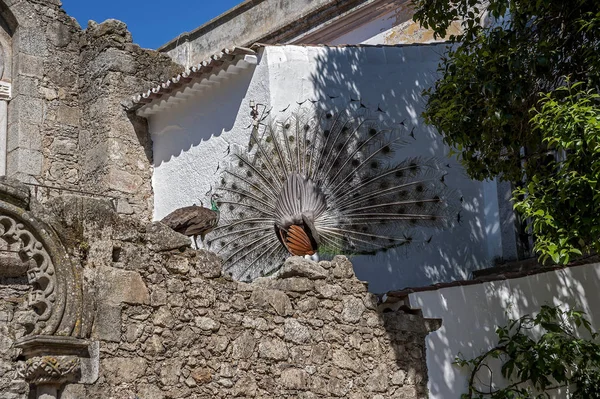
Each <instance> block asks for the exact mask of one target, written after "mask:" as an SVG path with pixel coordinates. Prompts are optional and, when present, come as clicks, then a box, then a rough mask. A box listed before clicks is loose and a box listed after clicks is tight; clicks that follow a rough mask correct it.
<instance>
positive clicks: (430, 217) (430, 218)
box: [429, 215, 438, 221]
mask: <svg viewBox="0 0 600 399" xmlns="http://www.w3.org/2000/svg"><path fill="white" fill-rule="evenodd" d="M429 220H431V221H436V220H438V217H437V216H436V215H431V216H429Z"/></svg>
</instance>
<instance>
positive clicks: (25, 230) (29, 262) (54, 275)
mask: <svg viewBox="0 0 600 399" xmlns="http://www.w3.org/2000/svg"><path fill="white" fill-rule="evenodd" d="M29 205H30V198H29V188H28V187H26V186H24V185H22V184H21V183H18V182H15V181H11V180H8V179H4V178H0V244H1V247H2V248H4V250H3V251H0V252H2V256H3V263H4V264H6V265H8V266H7V267H8V268H10V267H11V265H12V270H8V271H7V270H4V271H3V270H0V275H2V273H3V272H4V273H9V274H10V273H12V274H13V275H14V274H15V273H17V272H19V267H18V266H16V265H18V264H20V265H22V268H23V272H24V273H25V272H26V273H27V279H28V282H29V284H30V285H31V291H30V293H29V298H28V304H29V308H30V315H28V317H24V318H23V321H22V324H23V325H24V326H25V333H26V335H28V336H32V335H61V336H72V337H81V338H83V337H85V336H86V335H87V331H84V329H85V328H87V327H86V326H83V324H87V323H83V320H82V314H83V290H82V279H81V270H80V267H79V265H76V264H74V262H71V260H70V258H69V256H68V254H67V251H66V250H65V248H64V246H63V244H62V242H61V240H60V239H59V237H58V235H57V234H56V232H55V231H54V229H53V228H52V227H51V226H50V225H49V224H47V223H45V222H44V221H42V220H41V219H40V218H38V217H36V216H34V214H33V213H32V212H31V211H30V210H29ZM10 256H13V258H12V259H11V258H10Z"/></svg>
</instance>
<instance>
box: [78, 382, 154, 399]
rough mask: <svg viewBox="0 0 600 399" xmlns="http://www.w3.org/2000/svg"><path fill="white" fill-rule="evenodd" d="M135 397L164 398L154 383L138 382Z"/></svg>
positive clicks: (144, 398)
mask: <svg viewBox="0 0 600 399" xmlns="http://www.w3.org/2000/svg"><path fill="white" fill-rule="evenodd" d="M137 397H139V398H140V399H142V398H143V399H165V394H164V393H163V391H161V389H160V388H159V387H157V386H156V385H152V384H140V385H138V389H137ZM78 399H79V398H78Z"/></svg>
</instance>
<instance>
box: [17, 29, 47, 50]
mask: <svg viewBox="0 0 600 399" xmlns="http://www.w3.org/2000/svg"><path fill="white" fill-rule="evenodd" d="M16 38H17V41H18V43H17V45H16V46H15V48H18V49H19V51H20V52H23V53H25V54H29V55H37V56H41V57H44V56H46V55H48V42H47V40H46V32H45V31H44V30H42V28H41V27H38V26H36V27H32V28H29V29H19V35H18V36H16Z"/></svg>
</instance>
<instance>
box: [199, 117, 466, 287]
mask: <svg viewBox="0 0 600 399" xmlns="http://www.w3.org/2000/svg"><path fill="white" fill-rule="evenodd" d="M260 127H261V126H259V127H257V128H254V129H253V131H252V133H251V140H250V144H249V148H248V149H247V150H244V151H238V152H235V153H234V154H232V155H233V161H232V162H231V164H230V165H228V166H227V167H226V168H225V169H224V172H223V174H222V176H221V182H220V186H219V188H218V191H217V192H218V196H219V208H220V209H221V212H222V216H221V224H220V225H219V226H218V227H216V228H215V229H214V230H213V232H212V233H211V235H210V237H209V238H210V239H209V244H210V245H211V249H212V250H214V251H215V252H217V253H218V254H219V255H220V256H221V257H222V258H223V268H224V271H225V272H227V273H229V274H231V275H232V277H233V278H235V279H238V280H245V281H251V280H253V279H255V278H257V277H260V276H264V275H268V274H270V273H272V272H273V271H275V270H277V269H278V268H280V267H281V265H282V264H283V261H284V260H285V258H287V257H288V256H290V255H313V254H328V255H333V254H346V255H358V254H375V253H377V252H379V251H385V250H388V249H390V248H394V247H398V246H403V245H408V244H415V240H414V238H413V236H412V234H411V233H410V231H411V230H412V229H414V228H417V227H425V228H442V227H445V226H448V225H449V224H450V223H451V222H452V221H453V220H454V219H455V217H456V203H457V202H458V201H457V200H456V199H457V195H456V194H455V193H454V192H453V191H452V190H451V189H449V188H448V187H447V186H446V184H445V182H444V176H445V174H446V172H445V171H444V170H443V168H440V167H439V165H438V163H437V162H436V160H435V159H424V158H420V157H412V158H407V159H404V160H402V161H400V162H397V161H395V160H394V154H395V151H396V150H397V149H398V147H399V146H403V145H406V144H407V140H406V138H407V136H408V133H407V131H406V128H405V127H404V126H403V124H402V125H396V126H391V127H390V126H387V125H386V124H385V123H383V122H382V121H381V120H380V119H379V118H371V117H369V116H368V115H367V114H360V113H358V112H353V111H348V110H345V111H341V112H332V111H317V110H313V109H310V108H301V109H299V110H297V111H296V112H294V113H292V114H291V115H289V116H284V117H281V118H279V119H278V118H271V120H270V121H268V122H267V123H265V125H264V126H263V127H262V129H261V128H260Z"/></svg>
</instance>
